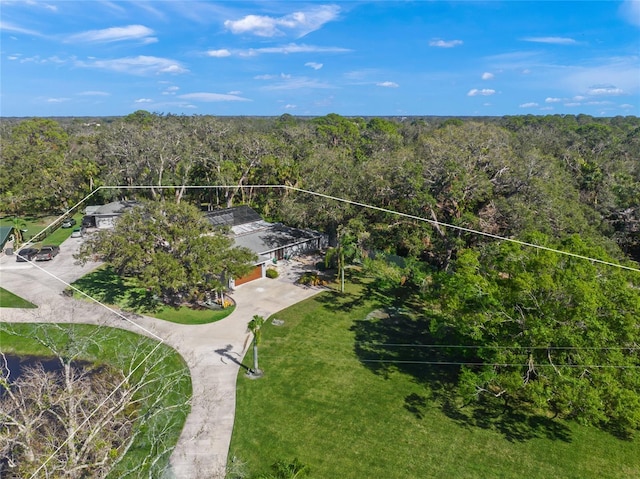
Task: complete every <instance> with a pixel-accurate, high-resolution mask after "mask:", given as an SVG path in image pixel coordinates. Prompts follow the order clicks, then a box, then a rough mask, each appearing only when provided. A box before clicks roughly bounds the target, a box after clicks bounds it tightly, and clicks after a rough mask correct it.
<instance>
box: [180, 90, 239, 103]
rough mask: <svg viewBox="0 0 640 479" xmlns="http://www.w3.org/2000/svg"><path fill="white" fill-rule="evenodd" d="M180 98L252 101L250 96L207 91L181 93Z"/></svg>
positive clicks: (209, 100)
mask: <svg viewBox="0 0 640 479" xmlns="http://www.w3.org/2000/svg"><path fill="white" fill-rule="evenodd" d="M179 97H180V98H183V99H185V100H195V101H206V102H213V101H251V100H249V99H248V98H243V97H241V96H237V95H228V94H224V93H207V92H199V93H187V94H185V95H179Z"/></svg>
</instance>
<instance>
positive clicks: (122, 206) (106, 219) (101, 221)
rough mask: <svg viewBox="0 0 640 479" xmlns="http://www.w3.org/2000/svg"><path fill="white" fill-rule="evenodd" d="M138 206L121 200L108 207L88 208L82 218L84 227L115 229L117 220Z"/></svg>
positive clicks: (109, 204) (107, 205) (134, 202)
mask: <svg viewBox="0 0 640 479" xmlns="http://www.w3.org/2000/svg"><path fill="white" fill-rule="evenodd" d="M137 204H138V203H137V202H136V201H131V200H121V201H113V202H111V203H107V204H106V205H96V206H87V207H86V209H85V212H84V217H83V218H82V225H83V226H85V227H95V228H100V229H105V228H113V225H114V224H115V221H116V219H118V217H119V216H120V215H121V214H122V213H124V212H125V211H129V210H130V209H131V208H133V207H134V206H136V205H137Z"/></svg>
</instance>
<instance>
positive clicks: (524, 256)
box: [431, 235, 640, 432]
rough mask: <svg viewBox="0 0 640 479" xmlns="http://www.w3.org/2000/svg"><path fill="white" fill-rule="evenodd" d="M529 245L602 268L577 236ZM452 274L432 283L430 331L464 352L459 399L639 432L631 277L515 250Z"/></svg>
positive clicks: (476, 256) (639, 297)
mask: <svg viewBox="0 0 640 479" xmlns="http://www.w3.org/2000/svg"><path fill="white" fill-rule="evenodd" d="M531 240H532V241H534V242H536V243H537V244H541V245H544V246H547V247H555V248H558V249H561V250H570V251H573V252H574V253H576V254H581V255H584V256H587V257H591V258H598V259H602V260H610V258H609V257H608V256H607V255H606V253H605V252H604V251H602V249H599V248H594V247H590V246H589V245H588V244H586V243H585V242H584V241H583V240H581V239H580V238H579V237H577V236H571V237H568V238H567V239H566V240H564V241H563V242H561V243H559V244H558V243H554V242H551V241H550V240H549V239H548V238H545V237H541V236H540V235H537V237H535V238H532V239H531ZM454 267H455V274H450V273H444V274H440V275H439V276H438V279H437V281H436V283H437V285H438V286H437V287H436V290H437V291H436V292H435V294H436V295H437V297H438V298H439V304H440V308H438V309H439V312H438V313H437V314H436V315H434V318H436V319H434V320H433V322H432V325H431V329H432V331H433V332H434V334H435V335H436V337H440V338H442V339H443V340H445V341H454V342H456V343H457V344H464V345H468V346H469V347H468V349H466V350H463V354H462V356H463V357H464V359H465V362H469V363H470V364H473V365H472V366H467V367H464V368H463V370H462V374H461V383H460V388H461V391H462V393H463V395H466V396H467V397H468V398H469V397H477V396H479V395H483V394H489V395H491V396H495V397H501V398H502V400H504V401H505V402H508V401H513V402H517V403H519V404H521V405H522V404H529V405H531V406H532V407H536V408H539V409H540V410H550V411H551V412H553V413H554V414H556V415H563V416H568V417H578V418H580V419H582V420H584V421H586V422H590V423H595V424H607V425H609V426H610V427H611V428H614V429H616V430H618V431H620V432H630V431H631V430H633V429H638V428H639V427H640V399H639V398H640V374H639V370H638V368H640V348H639V346H640V329H639V328H638V317H637V314H638V311H640V291H639V289H638V286H640V276H639V275H638V274H637V273H630V272H625V271H624V270H620V269H617V268H611V267H607V266H602V265H598V264H594V263H591V262H589V261H585V260H582V259H577V258H575V257H569V256H565V255H561V254H558V253H554V252H551V251H532V250H531V249H530V248H525V247H523V246H521V245H517V244H513V243H503V244H498V245H496V244H494V245H491V246H488V247H486V248H483V249H482V250H480V251H477V250H465V251H463V252H462V253H461V254H460V255H459V256H458V258H457V260H456V261H455V265H454ZM480 364H483V365H482V366H481V365H480Z"/></svg>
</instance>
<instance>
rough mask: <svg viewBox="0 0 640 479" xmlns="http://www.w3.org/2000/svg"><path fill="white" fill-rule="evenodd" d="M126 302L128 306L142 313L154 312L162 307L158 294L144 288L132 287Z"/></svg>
mask: <svg viewBox="0 0 640 479" xmlns="http://www.w3.org/2000/svg"><path fill="white" fill-rule="evenodd" d="M126 303H127V308H129V309H131V310H132V311H136V312H140V313H153V312H155V311H157V310H158V309H159V308H160V303H159V301H158V299H157V297H156V295H155V294H153V293H152V292H151V291H147V290H146V289H143V288H131V289H130V290H129V291H128V294H127V298H126Z"/></svg>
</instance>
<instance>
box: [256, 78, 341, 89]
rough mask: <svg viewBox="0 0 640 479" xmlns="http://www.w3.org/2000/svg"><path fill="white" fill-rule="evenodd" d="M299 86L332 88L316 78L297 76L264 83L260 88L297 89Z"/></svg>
mask: <svg viewBox="0 0 640 479" xmlns="http://www.w3.org/2000/svg"><path fill="white" fill-rule="evenodd" d="M301 88H313V89H327V88H333V86H331V85H329V84H328V83H324V82H320V81H317V80H312V79H309V78H305V77H299V78H288V79H285V80H282V81H280V82H278V83H274V84H273V85H265V86H263V87H262V90H299V89H301Z"/></svg>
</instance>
